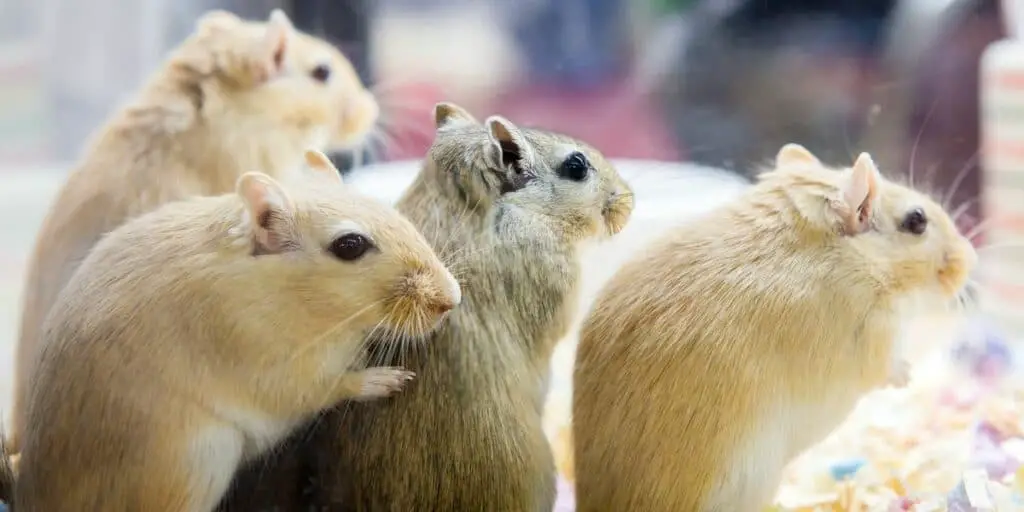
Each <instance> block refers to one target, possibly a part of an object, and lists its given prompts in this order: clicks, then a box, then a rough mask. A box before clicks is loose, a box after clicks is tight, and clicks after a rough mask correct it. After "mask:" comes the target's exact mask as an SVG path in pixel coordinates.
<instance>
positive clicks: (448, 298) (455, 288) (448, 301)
mask: <svg viewBox="0 0 1024 512" xmlns="http://www.w3.org/2000/svg"><path fill="white" fill-rule="evenodd" d="M444 281H445V282H444V288H443V289H444V290H445V293H444V296H443V298H442V299H441V301H439V305H438V306H439V309H442V312H443V313H447V312H448V311H451V310H453V309H455V306H458V305H459V304H461V303H462V286H460V285H459V281H458V280H457V279H455V276H453V275H452V273H451V272H447V271H446V272H445V273H444Z"/></svg>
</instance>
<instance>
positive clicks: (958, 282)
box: [939, 237, 978, 295]
mask: <svg viewBox="0 0 1024 512" xmlns="http://www.w3.org/2000/svg"><path fill="white" fill-rule="evenodd" d="M977 262H978V253H977V251H976V250H975V249H974V245H973V244H971V242H970V241H969V240H967V239H966V238H963V237H960V239H959V240H957V241H956V242H955V243H954V244H953V247H950V248H947V249H946V250H945V251H944V252H943V255H942V266H941V267H940V268H939V282H940V283H941V285H942V288H943V289H944V291H945V292H946V293H948V294H950V295H955V294H957V293H959V292H960V290H961V289H963V287H964V286H966V284H967V281H968V279H969V277H970V274H971V272H972V271H973V270H974V266H975V265H976V264H977Z"/></svg>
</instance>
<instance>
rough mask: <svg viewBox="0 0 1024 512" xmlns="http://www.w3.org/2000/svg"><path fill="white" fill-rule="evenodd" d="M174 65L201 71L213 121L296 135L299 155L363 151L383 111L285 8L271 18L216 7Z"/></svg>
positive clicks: (347, 66) (343, 62)
mask: <svg viewBox="0 0 1024 512" xmlns="http://www.w3.org/2000/svg"><path fill="white" fill-rule="evenodd" d="M172 62H176V63H178V64H179V65H183V66H185V67H187V68H188V69H190V70H192V72H194V73H197V74H198V75H199V77H200V78H199V82H198V88H199V91H197V92H198V93H199V94H200V95H201V98H199V100H198V101H199V102H200V104H201V107H200V108H201V110H203V111H204V113H205V114H207V115H205V117H206V118H207V120H208V121H210V120H216V122H219V123H223V126H224V127H226V128H229V129H232V130H235V131H236V132H237V131H238V130H242V129H245V128H249V129H252V130H263V131H264V133H268V134H276V136H279V137H288V139H286V140H288V141H289V142H291V144H293V145H299V146H297V148H298V149H297V152H298V151H301V150H302V149H305V148H306V147H316V148H319V149H322V150H350V149H353V148H356V147H358V146H360V145H361V144H363V142H365V140H366V138H367V137H368V136H369V134H370V133H371V131H372V130H373V127H374V126H375V124H376V122H377V118H378V115H379V107H378V105H377V101H376V100H375V99H374V96H373V94H372V93H371V92H370V91H368V90H367V89H366V88H365V87H364V86H363V83H362V82H361V81H360V79H359V76H358V75H357V74H356V71H355V69H354V68H353V67H352V64H351V62H349V60H348V59H346V58H345V57H344V56H343V55H342V54H341V52H339V51H338V50H337V48H335V47H334V46H332V45H331V44H329V43H327V42H326V41H323V40H321V39H317V38H315V37H312V36H310V35H307V34H305V33H302V32H300V31H298V30H296V29H295V28H294V27H293V26H292V23H291V21H290V20H289V19H288V16H286V15H285V14H284V12H282V11H280V10H278V9H275V10H274V11H273V12H271V14H270V17H269V19H268V20H267V21H265V22H252V21H247V20H242V19H240V18H238V17H237V16H235V15H233V14H231V13H228V12H225V11H219V10H217V11H210V12H208V13H206V14H204V15H203V16H202V17H201V18H200V19H199V21H198V22H197V25H196V30H195V33H193V35H192V36H191V37H190V38H189V40H187V41H186V42H185V43H184V44H183V45H182V47H181V48H180V49H179V50H178V52H177V54H176V58H175V60H174V61H172ZM282 132H283V133H282ZM300 144H301V145H300Z"/></svg>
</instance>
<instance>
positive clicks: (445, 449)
mask: <svg viewBox="0 0 1024 512" xmlns="http://www.w3.org/2000/svg"><path fill="white" fill-rule="evenodd" d="M435 121H436V125H437V133H436V136H435V140H434V144H433V147H432V148H431V149H430V152H429V155H428V157H427V159H426V162H425V163H424V166H423V169H422V170H421V172H420V174H419V175H418V176H417V178H416V179H415V181H414V182H413V184H412V185H411V186H410V188H409V189H408V190H407V191H406V193H405V194H404V196H403V197H402V198H401V199H400V200H399V202H398V210H399V211H400V212H402V213H403V214H405V215H406V216H407V217H408V218H409V219H410V220H411V221H412V222H413V224H415V225H416V226H417V227H418V228H419V229H420V230H421V231H422V232H423V233H424V235H425V236H426V237H427V238H428V239H429V240H434V241H435V243H434V246H435V248H436V249H437V250H438V253H439V255H440V256H441V259H442V260H443V261H446V262H448V263H449V264H450V265H451V266H452V269H453V271H454V272H455V273H456V275H458V276H459V280H460V282H461V283H462V285H463V289H464V292H465V295H464V300H463V305H462V306H461V307H459V309H458V310H456V311H453V312H452V315H451V317H450V318H449V321H447V322H445V324H444V325H443V326H442V327H441V328H440V330H439V331H437V332H436V333H435V334H434V335H432V337H431V341H430V342H429V343H427V344H425V345H417V346H408V347H407V348H406V350H404V351H395V350H391V349H389V348H388V337H387V336H378V337H377V338H378V339H376V340H374V341H375V342H376V346H375V347H373V348H374V349H375V350H372V351H371V354H370V358H371V361H373V362H375V363H377V362H380V363H381V364H401V365H403V366H405V367H407V368H409V369H411V370H415V371H416V374H417V379H416V381H414V382H413V383H411V384H410V386H409V387H408V388H407V389H406V390H405V391H403V393H401V394H400V395H396V396H395V397H394V398H393V399H392V400H393V401H390V400H389V402H390V403H389V404H386V405H384V406H382V407H381V406H377V405H371V404H368V403H367V404H346V405H345V406H343V407H341V408H339V409H338V410H336V411H332V412H331V413H329V414H328V415H327V416H326V417H325V418H322V419H321V421H319V422H318V425H317V433H316V435H314V436H313V437H312V439H310V440H304V438H305V436H299V435H297V436H296V437H300V441H299V442H298V443H296V444H297V445H298V447H297V448H292V449H294V450H305V451H306V453H307V454H308V456H310V457H312V458H313V459H314V460H313V462H315V464H313V474H312V475H307V476H306V477H305V478H304V479H300V480H301V481H300V482H298V483H295V481H294V480H295V478H294V477H289V475H287V474H285V475H282V474H281V472H279V471H275V470H274V469H273V468H270V469H265V468H262V467H260V468H256V469H254V470H253V471H252V473H251V474H250V477H249V479H245V478H243V479H242V480H241V481H240V482H239V486H238V494H239V495H241V494H248V493H250V492H252V490H253V489H258V488H260V487H261V486H271V487H273V486H278V487H280V488H281V493H282V494H283V493H289V492H292V493H294V492H295V489H304V488H305V489H306V490H307V491H308V492H309V495H310V496H311V497H312V501H311V502H303V501H302V500H303V499H304V498H303V497H299V499H298V503H299V505H297V506H293V508H286V507H285V506H284V505H279V504H274V506H277V507H278V508H274V510H302V511H305V510H372V511H391V510H393V511H401V512H405V511H410V510H445V511H447V510H451V511H455V510H467V511H468V510H473V511H483V510H487V511H502V512H514V511H524V512H526V511H531V512H532V511H541V510H545V511H549V510H551V507H552V506H553V504H554V500H555V476H556V475H555V466H554V462H553V457H552V454H551V449H550V446H549V445H548V441H547V438H546V437H545V435H544V431H543V430H542V426H541V406H542V404H543V401H544V395H545V392H546V388H547V380H548V373H549V365H550V358H551V353H552V350H553V348H554V345H555V343H556V342H557V341H558V340H559V339H561V338H562V337H563V336H564V335H565V334H566V332H567V330H568V329H569V328H570V324H571V322H572V320H573V316H574V314H575V312H576V308H577V300H578V297H577V295H578V283H579V280H580V267H579V250H580V245H581V243H582V242H584V241H586V240H594V239H598V238H599V237H604V236H608V235H610V234H614V233H617V232H619V231H620V230H621V229H622V228H623V227H624V226H625V224H626V223H627V221H628V220H629V217H630V215H631V213H632V209H633V194H632V191H631V189H630V187H629V186H628V184H626V183H625V182H624V181H623V180H622V178H621V177H620V176H619V175H618V173H617V172H616V170H615V169H614V168H613V167H612V166H611V165H610V164H609V163H608V162H606V161H605V159H604V158H603V157H602V156H601V154H600V153H598V152H597V151H596V150H595V149H593V148H591V147H590V146H588V145H586V144H584V143H582V142H580V141H577V140H574V139H571V138H569V137H565V136H561V135H556V134H552V133H548V132H544V131H540V130H534V129H526V128H519V127H517V126H515V125H514V124H513V123H511V122H509V121H508V120H506V119H504V118H501V117H498V116H492V117H490V118H488V119H486V120H485V122H484V123H483V124H481V123H479V122H478V121H477V120H476V119H474V118H473V116H471V115H470V114H469V113H467V112H465V111H464V110H463V109H461V108H459V107H457V106H455V105H452V104H444V103H443V104H440V105H438V106H437V108H436V112H435ZM309 487H312V488H311V489H308V488H309ZM229 504H230V503H229ZM265 506H266V505H265ZM266 507H267V509H270V508H273V507H270V506H266ZM236 510H242V509H241V508H238V509H236Z"/></svg>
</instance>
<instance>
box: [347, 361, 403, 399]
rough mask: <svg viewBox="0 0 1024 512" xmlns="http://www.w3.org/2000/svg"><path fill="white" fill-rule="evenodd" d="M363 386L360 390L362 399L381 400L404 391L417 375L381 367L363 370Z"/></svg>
mask: <svg viewBox="0 0 1024 512" xmlns="http://www.w3.org/2000/svg"><path fill="white" fill-rule="evenodd" d="M361 373H362V375H363V386H362V388H361V389H360V392H359V397H360V398H364V399H366V398H380V397H385V396H389V395H392V394H394V393H397V392H398V391H401V390H402V387H403V386H405V383H406V382H409V381H410V380H412V378H413V377H415V376H416V374H415V373H413V372H411V371H409V370H406V369H404V368H398V367H391V366H381V367H375V368H369V369H366V370H363V371H362V372H361Z"/></svg>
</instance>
